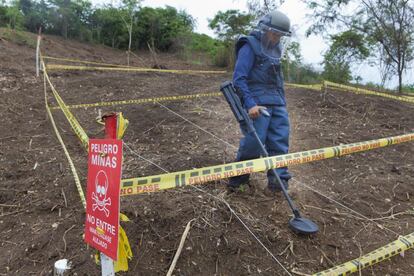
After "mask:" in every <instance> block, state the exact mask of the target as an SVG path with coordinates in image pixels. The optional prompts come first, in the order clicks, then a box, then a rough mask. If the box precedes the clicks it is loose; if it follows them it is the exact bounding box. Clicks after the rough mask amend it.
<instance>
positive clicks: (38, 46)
mask: <svg viewBox="0 0 414 276" xmlns="http://www.w3.org/2000/svg"><path fill="white" fill-rule="evenodd" d="M41 35H42V27H40V28H39V34H38V35H37V45H36V77H39V71H40V61H39V60H40V40H41V38H42V36H41Z"/></svg>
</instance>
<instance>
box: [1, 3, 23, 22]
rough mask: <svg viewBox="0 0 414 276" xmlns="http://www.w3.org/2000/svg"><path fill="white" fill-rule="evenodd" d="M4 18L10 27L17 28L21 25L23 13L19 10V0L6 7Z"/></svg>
mask: <svg viewBox="0 0 414 276" xmlns="http://www.w3.org/2000/svg"><path fill="white" fill-rule="evenodd" d="M5 20H6V22H7V25H8V27H9V28H10V29H19V28H21V27H22V26H23V20H24V17H23V14H22V13H21V11H20V10H19V1H18V0H15V1H13V2H12V4H11V6H9V7H6V12H5Z"/></svg>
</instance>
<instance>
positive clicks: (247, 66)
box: [233, 33, 286, 110]
mask: <svg viewBox="0 0 414 276" xmlns="http://www.w3.org/2000/svg"><path fill="white" fill-rule="evenodd" d="M236 57H237V61H236V66H235V68H234V73H233V84H234V86H235V87H236V89H240V90H241V91H242V92H243V95H244V97H243V102H244V106H245V108H246V109H247V110H249V109H250V108H252V107H253V106H255V105H266V106H269V105H279V106H284V105H286V100H285V91H284V88H283V75H282V72H281V68H280V61H278V60H277V61H276V60H272V59H270V58H268V57H267V56H265V55H264V54H263V53H262V51H261V46H260V40H259V35H257V34H256V33H252V34H251V35H249V36H244V37H241V38H240V39H239V40H238V41H237V43H236Z"/></svg>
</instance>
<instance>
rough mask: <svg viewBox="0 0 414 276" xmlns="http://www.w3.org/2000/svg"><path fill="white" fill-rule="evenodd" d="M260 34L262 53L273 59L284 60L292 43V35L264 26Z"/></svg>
mask: <svg viewBox="0 0 414 276" xmlns="http://www.w3.org/2000/svg"><path fill="white" fill-rule="evenodd" d="M260 32H261V40H260V44H261V49H262V53H263V54H264V55H266V56H267V57H269V58H271V59H278V60H280V59H282V58H283V54H284V51H285V49H286V48H287V47H288V44H289V42H290V33H286V32H282V31H279V30H277V29H274V28H271V27H268V26H266V25H264V24H263V25H262V26H261V28H260Z"/></svg>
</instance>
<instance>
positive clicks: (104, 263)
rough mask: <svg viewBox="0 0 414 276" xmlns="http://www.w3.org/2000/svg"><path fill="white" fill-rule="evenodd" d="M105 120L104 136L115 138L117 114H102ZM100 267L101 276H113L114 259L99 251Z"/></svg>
mask: <svg viewBox="0 0 414 276" xmlns="http://www.w3.org/2000/svg"><path fill="white" fill-rule="evenodd" d="M102 119H103V120H104V121H105V138H109V139H117V135H116V131H117V122H118V115H117V114H116V113H114V112H112V113H109V114H105V115H104V116H102ZM101 269H102V276H114V275H115V270H114V261H113V260H112V259H111V258H109V257H108V256H106V255H105V254H103V253H102V252H101Z"/></svg>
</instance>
